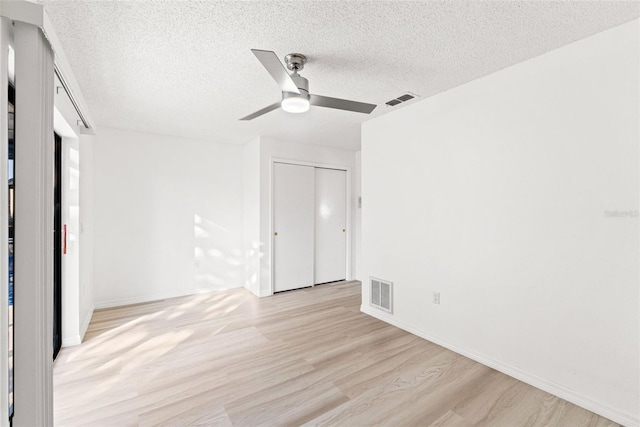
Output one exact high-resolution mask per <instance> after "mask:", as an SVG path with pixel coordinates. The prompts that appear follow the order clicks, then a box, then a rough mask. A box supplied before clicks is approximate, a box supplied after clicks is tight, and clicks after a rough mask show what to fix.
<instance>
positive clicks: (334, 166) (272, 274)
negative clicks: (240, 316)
mask: <svg viewBox="0 0 640 427" xmlns="http://www.w3.org/2000/svg"><path fill="white" fill-rule="evenodd" d="M269 163H270V165H269V166H270V170H269V181H270V182H269V215H270V216H271V218H269V236H271V238H270V239H269V265H270V268H269V270H270V272H269V274H270V282H271V283H270V285H269V290H270V295H273V293H274V290H275V269H274V268H273V266H274V265H275V251H274V246H275V244H274V243H275V242H274V235H273V233H274V230H275V212H274V211H275V205H274V198H273V195H274V188H275V179H274V172H275V171H274V169H275V164H276V163H287V164H290V165H298V166H310V167H314V168H323V169H335V170H340V171H345V172H346V174H347V214H346V215H347V218H346V224H347V233H346V234H347V235H346V250H345V257H346V259H345V265H346V266H347V274H346V276H347V280H351V244H352V242H351V238H352V236H353V234H352V233H351V226H352V221H351V215H352V204H353V201H352V200H351V198H352V190H351V169H352V168H351V166H345V165H338V164H331V163H316V162H307V161H304V160H294V159H287V158H281V157H271V161H270V162H269ZM314 286H315V285H314Z"/></svg>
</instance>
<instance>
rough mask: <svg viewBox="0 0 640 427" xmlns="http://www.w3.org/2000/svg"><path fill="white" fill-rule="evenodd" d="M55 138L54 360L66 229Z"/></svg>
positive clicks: (59, 339)
mask: <svg viewBox="0 0 640 427" xmlns="http://www.w3.org/2000/svg"><path fill="white" fill-rule="evenodd" d="M53 139H54V189H53V203H54V210H53V360H55V359H56V357H57V356H58V353H59V352H60V348H61V347H62V255H63V253H64V250H65V248H64V240H66V239H65V238H66V236H64V231H63V229H62V138H61V137H60V135H58V134H57V133H54V134H53Z"/></svg>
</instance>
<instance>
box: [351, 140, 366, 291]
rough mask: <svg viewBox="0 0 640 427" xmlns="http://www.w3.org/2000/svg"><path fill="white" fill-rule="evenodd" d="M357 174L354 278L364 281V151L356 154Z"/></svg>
mask: <svg viewBox="0 0 640 427" xmlns="http://www.w3.org/2000/svg"><path fill="white" fill-rule="evenodd" d="M354 162H355V168H354V169H355V173H354V174H353V206H354V210H353V245H354V251H353V265H354V266H353V271H354V274H353V278H354V279H356V280H360V281H363V280H364V277H363V276H362V207H361V206H360V205H359V204H358V197H361V196H362V151H357V152H356V153H355V159H354Z"/></svg>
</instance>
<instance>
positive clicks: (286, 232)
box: [273, 163, 315, 292]
mask: <svg viewBox="0 0 640 427" xmlns="http://www.w3.org/2000/svg"><path fill="white" fill-rule="evenodd" d="M314 175H315V174H314V168H313V167H309V166H300V165H290V164H285V163H275V164H274V171H273V180H274V183H273V213H274V228H273V231H274V236H273V251H274V267H273V268H274V274H273V277H274V291H275V292H279V291H287V290H289V289H297V288H303V287H305V286H312V285H313V262H314V258H313V252H314V243H313V241H314V227H313V223H314V204H315V198H314V194H313V193H314Z"/></svg>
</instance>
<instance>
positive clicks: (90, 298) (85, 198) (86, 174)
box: [78, 135, 94, 339]
mask: <svg viewBox="0 0 640 427" xmlns="http://www.w3.org/2000/svg"><path fill="white" fill-rule="evenodd" d="M93 140H94V137H93V136H90V135H80V230H79V242H80V290H79V291H80V292H79V293H80V295H79V310H78V314H79V318H78V321H79V326H80V330H79V332H80V337H81V339H82V337H84V334H85V333H86V332H87V328H88V327H89V322H90V321H91V316H92V315H93V308H94V278H93V263H94V262H93V245H94V237H93V173H94V172H93V168H94V166H93Z"/></svg>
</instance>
